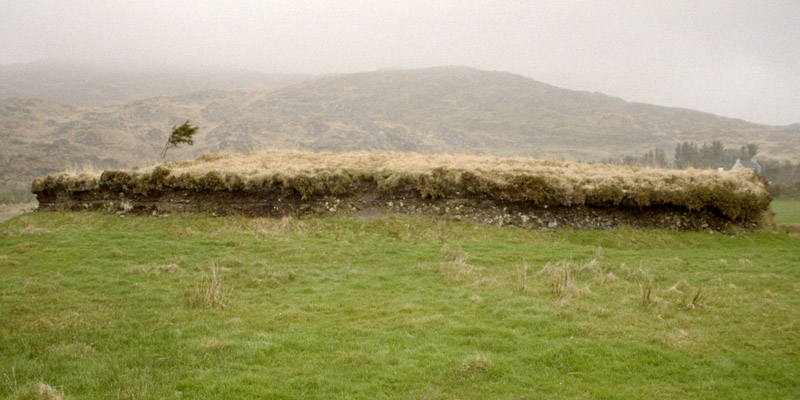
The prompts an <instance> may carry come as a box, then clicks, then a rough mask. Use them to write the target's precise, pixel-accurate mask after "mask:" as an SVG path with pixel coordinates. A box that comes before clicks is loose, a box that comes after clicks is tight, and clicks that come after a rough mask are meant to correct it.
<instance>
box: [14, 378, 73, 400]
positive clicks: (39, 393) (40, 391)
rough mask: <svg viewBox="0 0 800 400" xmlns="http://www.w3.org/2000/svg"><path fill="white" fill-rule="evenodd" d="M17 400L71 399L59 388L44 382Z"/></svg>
mask: <svg viewBox="0 0 800 400" xmlns="http://www.w3.org/2000/svg"><path fill="white" fill-rule="evenodd" d="M17 398H21V399H32V400H67V399H69V397H67V396H66V395H64V393H63V392H62V391H61V390H59V389H58V388H54V387H52V386H50V385H48V384H46V383H44V382H39V383H37V384H35V385H33V387H32V388H31V389H30V390H29V391H28V392H27V393H24V394H23V395H22V396H19V397H17Z"/></svg>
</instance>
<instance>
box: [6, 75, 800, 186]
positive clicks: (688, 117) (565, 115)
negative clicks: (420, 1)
mask: <svg viewBox="0 0 800 400" xmlns="http://www.w3.org/2000/svg"><path fill="white" fill-rule="evenodd" d="M186 119H189V120H191V121H192V122H193V123H194V124H196V125H199V126H200V128H201V129H200V133H199V134H198V136H197V137H196V140H195V143H197V144H196V145H195V146H194V147H191V148H182V149H176V150H175V151H172V152H171V153H170V155H169V157H170V158H171V159H178V158H190V157H195V156H197V155H199V154H201V153H210V152H251V151H256V150H260V149H264V148H275V149H287V148H299V149H306V150H333V151H343V150H383V151H388V150H395V151H415V152H425V153H434V152H435V153H443V152H446V153H467V154H495V155H503V156H533V157H559V158H564V159H569V160H597V159H603V158H607V157H616V156H622V155H627V154H639V153H643V152H645V151H648V150H650V149H652V148H656V147H658V148H663V149H665V150H667V151H668V153H671V149H672V148H673V147H674V145H675V143H677V142H680V141H685V140H693V141H698V142H708V141H712V140H722V141H723V142H724V143H725V144H726V145H729V146H739V145H742V144H744V143H758V144H759V145H761V150H762V153H763V154H765V155H768V156H771V157H773V158H778V159H786V160H793V161H797V155H798V154H800V124H795V125H790V126H783V127H774V126H765V125H757V124H751V123H748V122H745V121H742V120H737V119H731V118H723V117H719V116H715V115H711V114H706V113H701V112H696V111H690V110H683V109H675V108H667V107H659V106H652V105H647V104H639V103H629V102H625V101H623V100H621V99H618V98H614V97H609V96H606V95H603V94H598V93H587V92H576V91H571V90H566V89H561V88H557V87H554V86H550V85H547V84H544V83H540V82H537V81H534V80H532V79H528V78H525V77H522V76H518V75H513V74H509V73H503V72H487V71H479V70H474V69H469V68H458V67H447V68H431V69H423V70H398V71H376V72H368V73H358V74H350V75H336V76H329V77H324V78H320V79H316V80H310V81H305V82H301V83H298V84H294V85H290V86H284V87H281V88H277V89H258V90H239V91H202V92H195V93H190V94H185V95H181V96H176V97H155V98H149V99H145V100H138V101H135V102H130V103H127V104H124V105H113V106H105V107H76V106H67V105H64V104H60V103H56V102H53V101H50V100H32V99H19V98H17V99H7V100H3V101H0V139H2V142H3V143H5V144H6V145H5V146H3V148H2V149H0V172H1V173H2V175H1V176H0V185H20V184H22V185H27V184H28V183H29V182H30V180H31V179H32V178H33V177H35V176H43V175H46V174H50V173H54V172H57V171H59V170H63V169H65V168H68V167H70V166H76V165H77V166H81V165H84V164H91V165H93V166H95V167H98V168H118V167H126V168H128V167H135V166H142V165H147V164H151V163H153V162H155V161H156V158H157V155H158V152H159V151H158V150H159V149H160V147H161V146H162V145H163V142H164V140H165V139H166V137H167V134H168V131H169V128H170V127H171V126H173V125H175V124H180V123H182V122H184V121H185V120H186Z"/></svg>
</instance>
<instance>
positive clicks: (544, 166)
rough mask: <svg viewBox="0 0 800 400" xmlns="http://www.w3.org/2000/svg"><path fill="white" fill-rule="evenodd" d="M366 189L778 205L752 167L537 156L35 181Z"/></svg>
mask: <svg viewBox="0 0 800 400" xmlns="http://www.w3.org/2000/svg"><path fill="white" fill-rule="evenodd" d="M363 184H375V185H376V186H377V188H378V191H379V192H380V193H381V194H384V195H387V194H397V193H406V192H409V191H412V192H414V193H416V194H417V195H418V196H420V197H422V198H429V199H439V198H458V197H470V196H472V197H479V198H489V199H493V200H496V201H510V202H528V203H532V204H535V205H559V206H573V205H590V206H601V207H618V206H624V207H640V208H642V207H652V206H675V207H680V208H684V209H687V210H690V211H692V210H701V209H704V208H708V209H714V210H717V211H719V212H720V213H721V214H722V215H724V216H725V217H727V218H729V219H732V220H740V221H761V220H762V219H764V218H767V215H766V214H767V213H766V212H767V210H768V209H769V205H770V201H771V197H770V195H769V191H768V190H767V185H766V184H765V182H764V181H763V180H762V179H760V178H759V177H758V176H757V175H756V174H755V173H753V172H752V171H750V170H746V169H742V170H737V171H727V172H718V171H705V170H703V171H701V170H662V169H650V168H634V167H626V166H615V165H601V164H581V163H574V162H564V161H555V160H536V159H530V158H499V157H479V156H452V155H421V154H399V153H335V154H334V153H308V152H298V151H292V152H286V151H266V152H261V153H256V154H250V155H241V154H240V155H224V154H214V155H207V156H203V157H200V158H198V159H197V160H194V161H181V162H174V163H169V164H164V165H158V166H155V167H150V168H144V169H140V170H137V171H105V172H103V173H102V175H100V176H96V175H90V174H80V175H70V174H61V175H57V176H48V177H46V178H44V179H36V180H35V181H34V182H33V185H32V190H33V192H34V193H36V194H37V196H39V198H40V199H42V198H43V197H46V196H47V195H48V194H49V195H52V194H53V193H55V192H58V191H66V192H86V191H91V190H102V191H108V192H111V193H115V194H120V193H122V194H123V195H124V196H126V197H132V196H137V195H148V194H152V193H158V192H161V191H165V190H188V191H205V192H208V191H211V192H215V191H216V192H237V193H238V192H242V193H251V194H267V193H277V192H281V191H284V192H285V191H289V192H293V193H297V194H299V195H300V196H301V197H302V198H303V199H308V198H312V197H315V196H343V195H347V194H348V193H353V192H354V191H355V190H357V188H358V187H359V186H360V185H363Z"/></svg>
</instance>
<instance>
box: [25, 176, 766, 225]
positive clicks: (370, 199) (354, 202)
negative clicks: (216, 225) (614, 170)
mask: <svg viewBox="0 0 800 400" xmlns="http://www.w3.org/2000/svg"><path fill="white" fill-rule="evenodd" d="M38 196H39V208H38V209H39V210H40V211H54V210H75V211H78V210H102V211H105V212H111V213H120V214H122V213H125V214H134V215H160V214H168V213H175V212H203V213H210V214H214V215H244V216H248V217H273V218H280V217H284V216H292V217H295V218H305V217H322V216H330V215H353V216H358V217H363V218H379V217H382V216H384V215H386V214H392V213H394V214H406V215H427V216H438V217H440V218H444V219H448V220H457V221H474V222H478V223H484V224H492V225H499V226H503V225H515V226H520V227H524V228H529V229H540V230H546V229H558V228H564V227H570V228H574V229H609V228H614V227H617V226H630V227H634V228H665V229H672V230H679V231H685V230H713V231H725V230H728V229H730V228H732V227H734V226H735V227H740V228H745V229H754V228H757V227H758V226H757V225H756V224H755V223H747V224H744V223H741V222H736V221H731V220H730V219H727V218H725V217H724V216H722V215H721V213H719V212H717V211H716V210H713V209H703V210H695V211H689V210H686V209H683V208H678V207H647V208H630V207H593V206H585V205H580V206H568V207H567V206H547V205H537V204H534V203H532V202H502V201H497V200H492V199H489V198H488V197H461V198H444V199H424V198H422V197H421V196H420V194H419V192H417V191H416V190H414V189H411V188H409V189H408V190H403V191H398V192H394V193H392V194H391V195H384V194H380V192H379V191H378V190H377V188H376V187H375V186H374V185H369V184H362V185H359V186H358V187H357V188H356V189H354V190H351V191H349V192H348V193H345V194H343V195H340V196H319V197H313V198H308V199H303V198H302V196H301V195H300V193H298V192H297V191H295V190H293V189H276V190H271V191H269V192H263V193H257V194H254V193H244V192H228V191H186V190H165V191H161V192H158V193H151V194H149V195H147V196H141V195H130V194H128V196H127V197H126V196H123V195H122V194H120V193H112V192H110V191H101V190H91V191H83V192H67V191H64V190H59V191H57V192H49V193H40V194H39V195H38Z"/></svg>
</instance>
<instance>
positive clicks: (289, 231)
mask: <svg viewBox="0 0 800 400" xmlns="http://www.w3.org/2000/svg"><path fill="white" fill-rule="evenodd" d="M778 204H781V202H778ZM781 218H783V216H781V213H779V220H780V219H781ZM0 233H1V234H2V236H0V337H2V340H0V375H2V378H0V397H5V398H58V397H56V396H61V395H63V396H66V397H67V398H74V399H89V398H96V399H108V398H121V399H169V398H370V399H372V398H428V399H438V398H447V399H450V398H461V399H466V398H508V399H511V398H513V399H537V398H546V399H551V398H587V399H588V398H675V399H686V398H714V399H717V398H758V399H763V398H769V399H779V398H786V399H789V398H798V397H800V375H798V373H797V371H798V370H800V269H799V268H798V266H800V252H798V251H797V249H798V248H800V237H799V236H796V235H787V234H777V233H764V232H759V233H741V234H737V235H734V236H725V235H720V234H716V233H715V234H709V233H696V232H695V233H678V232H671V231H656V230H641V231H633V230H629V229H616V230H611V231H570V230H564V231H556V232H544V233H542V232H534V231H526V230H521V229H516V228H509V227H505V228H499V227H491V226H478V225H473V224H468V223H450V222H442V221H436V220H430V219H412V218H407V217H388V218H376V219H369V220H362V219H355V218H350V219H344V218H342V219H314V220H291V219H284V220H269V219H244V218H213V217H210V216H204V215H173V216H168V217H161V218H151V217H136V218H132V217H121V216H112V215H101V214H94V213H34V214H26V215H23V216H20V217H16V218H14V219H12V220H9V221H6V222H3V223H0ZM48 396H49V397H48Z"/></svg>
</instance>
